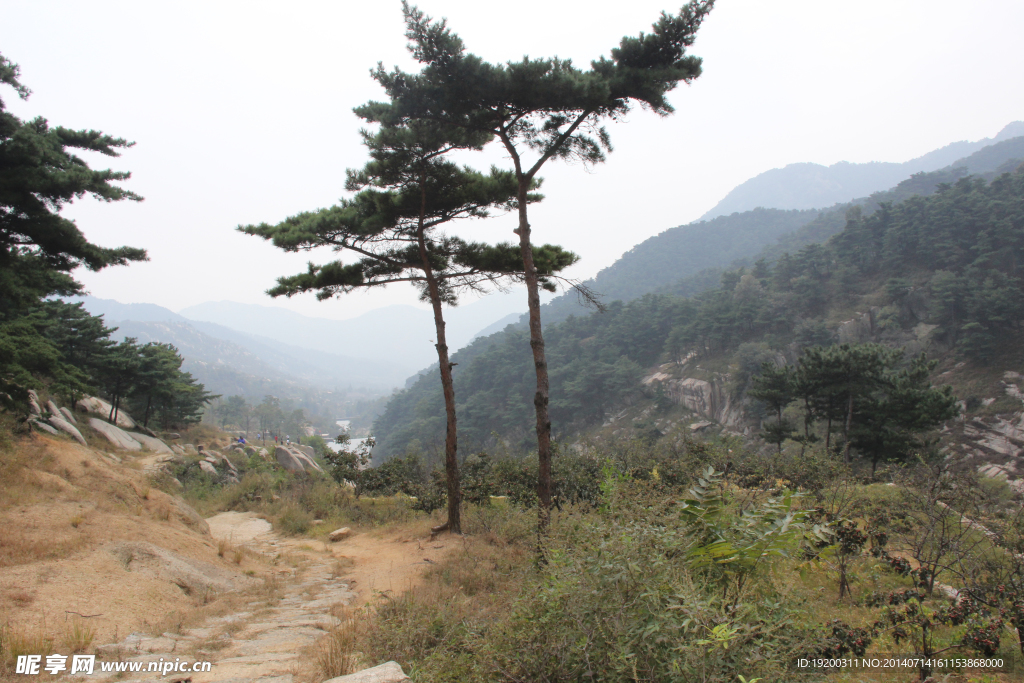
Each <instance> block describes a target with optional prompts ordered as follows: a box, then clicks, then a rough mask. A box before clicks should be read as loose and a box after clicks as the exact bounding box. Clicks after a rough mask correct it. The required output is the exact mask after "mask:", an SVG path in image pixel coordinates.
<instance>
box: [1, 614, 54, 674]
mask: <svg viewBox="0 0 1024 683" xmlns="http://www.w3.org/2000/svg"><path fill="white" fill-rule="evenodd" d="M55 641H56V639H55V638H54V637H53V636H52V635H49V634H48V633H47V631H46V629H45V627H38V628H15V627H12V626H10V625H9V624H4V625H2V626H0V674H3V675H5V676H7V675H10V674H13V673H14V665H15V663H16V662H17V661H18V657H19V656H20V655H36V654H41V653H44V652H45V653H47V654H49V653H51V652H53V650H54V646H55Z"/></svg>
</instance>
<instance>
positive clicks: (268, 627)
mask: <svg viewBox="0 0 1024 683" xmlns="http://www.w3.org/2000/svg"><path fill="white" fill-rule="evenodd" d="M207 522H208V523H209V525H210V531H211V534H212V535H213V537H214V538H215V539H218V540H223V541H226V542H227V543H228V544H229V546H228V548H229V549H230V550H229V552H233V549H234V548H243V549H244V551H245V552H248V553H258V554H259V555H260V556H262V557H263V558H265V561H266V563H267V565H268V570H267V574H266V576H265V578H264V584H265V585H264V586H263V588H262V589H261V590H256V591H249V592H247V593H244V594H239V595H238V596H236V597H237V598H239V599H236V600H235V601H234V603H232V606H233V609H231V610H230V611H228V613H226V614H222V615H220V616H217V617H212V618H209V619H207V620H205V621H204V622H203V623H201V624H199V625H198V626H196V627H193V628H182V629H179V630H180V631H181V632H180V633H170V632H168V633H164V634H162V635H161V636H157V637H151V636H146V635H143V634H137V633H136V634H131V635H130V636H129V637H128V638H126V639H124V640H123V641H121V642H119V643H116V644H112V645H104V646H100V647H99V648H97V649H98V651H99V656H98V657H97V660H98V661H111V660H120V661H126V660H128V661H135V662H142V663H143V664H142V667H143V669H145V668H146V667H147V666H148V663H149V662H159V661H160V660H161V659H162V660H163V661H164V662H174V661H175V660H176V659H180V660H181V661H188V662H192V661H195V660H206V661H211V662H213V666H212V670H211V671H210V672H207V673H170V674H168V675H166V676H162V675H160V674H158V673H145V672H143V673H141V674H130V673H129V674H120V675H119V676H118V675H116V674H100V673H99V672H98V671H97V673H96V674H95V675H93V676H90V677H88V680H119V681H161V682H162V683H171V682H172V681H184V680H186V679H190V680H191V681H192V683H212V682H214V681H217V682H219V683H242V682H243V681H255V682H258V683H299V682H301V681H309V680H312V678H313V676H314V672H315V666H314V660H315V657H314V655H313V652H314V648H315V644H316V643H317V641H318V640H320V639H321V638H322V637H323V636H324V635H325V634H326V632H327V631H328V630H329V629H330V628H331V627H332V626H333V625H334V624H336V623H337V618H338V616H339V615H341V614H342V613H344V612H345V611H346V610H347V609H349V608H350V607H359V606H362V605H365V604H366V603H368V602H369V601H370V600H372V599H373V597H374V596H375V595H376V594H377V593H386V592H395V593H398V592H402V591H405V590H409V589H411V588H414V587H415V585H416V583H417V581H418V578H419V576H420V575H421V573H422V571H423V569H424V568H425V567H426V566H428V565H429V564H430V563H431V562H433V561H436V560H438V559H440V557H442V556H443V555H444V554H445V553H446V552H448V551H449V550H450V549H451V548H453V547H455V545H456V543H458V541H455V540H452V539H444V540H439V541H426V540H423V539H425V538H426V536H427V534H426V533H424V532H426V531H427V527H426V526H424V528H423V529H419V528H416V529H413V528H406V529H403V530H402V531H401V532H395V531H391V532H368V533H355V534H353V535H352V536H351V537H349V538H347V539H345V540H343V541H341V542H339V543H330V544H329V543H323V542H320V541H312V540H310V539H294V538H287V539H286V538H282V537H280V536H279V535H278V534H276V533H275V532H274V531H273V529H272V528H271V525H270V524H269V523H268V522H267V521H265V520H263V519H260V518H258V517H257V516H256V515H255V514H253V513H239V512H225V513H221V514H219V515H216V516H214V517H211V518H209V519H208V520H207ZM97 669H99V666H97Z"/></svg>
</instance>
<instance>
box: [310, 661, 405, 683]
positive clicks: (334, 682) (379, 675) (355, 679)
mask: <svg viewBox="0 0 1024 683" xmlns="http://www.w3.org/2000/svg"><path fill="white" fill-rule="evenodd" d="M410 680H412V679H411V678H409V677H408V676H406V675H405V672H404V671H402V667H401V665H399V663H398V662H385V663H383V664H381V665H379V666H375V667H373V668H370V669H363V670H362V671H357V672H356V673H354V674H348V675H347V676H338V677H337V678H332V679H330V680H327V681H324V683H402V682H403V681H410Z"/></svg>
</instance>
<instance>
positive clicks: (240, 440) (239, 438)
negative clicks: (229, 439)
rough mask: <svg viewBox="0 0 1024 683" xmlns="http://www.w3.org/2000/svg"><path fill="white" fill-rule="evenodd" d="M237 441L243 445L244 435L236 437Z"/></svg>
mask: <svg viewBox="0 0 1024 683" xmlns="http://www.w3.org/2000/svg"><path fill="white" fill-rule="evenodd" d="M238 443H240V444H243V445H244V444H245V437H244V436H240V437H238Z"/></svg>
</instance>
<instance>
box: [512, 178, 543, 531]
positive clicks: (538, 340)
mask: <svg viewBox="0 0 1024 683" xmlns="http://www.w3.org/2000/svg"><path fill="white" fill-rule="evenodd" d="M529 182H530V181H529V179H527V178H523V177H520V179H519V197H518V201H519V229H518V230H517V232H518V233H519V248H520V249H521V251H522V255H523V270H524V279H525V280H526V294H527V302H528V303H529V306H530V348H531V350H532V351H533V366H534V369H535V370H536V372H537V392H536V393H535V394H534V397H533V406H534V409H535V410H536V412H537V461H538V472H537V501H538V512H537V531H538V533H540V534H544V533H545V532H546V530H547V527H548V523H549V522H550V520H551V417H550V416H549V414H548V400H549V386H550V385H549V381H548V363H547V358H546V356H545V353H544V334H543V330H542V329H541V322H540V283H539V278H538V276H537V266H536V265H535V264H534V262H533V244H532V243H531V242H530V222H529V220H528V219H527V215H526V195H527V191H528V189H529Z"/></svg>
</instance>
